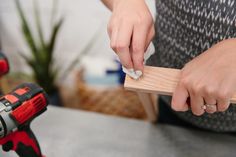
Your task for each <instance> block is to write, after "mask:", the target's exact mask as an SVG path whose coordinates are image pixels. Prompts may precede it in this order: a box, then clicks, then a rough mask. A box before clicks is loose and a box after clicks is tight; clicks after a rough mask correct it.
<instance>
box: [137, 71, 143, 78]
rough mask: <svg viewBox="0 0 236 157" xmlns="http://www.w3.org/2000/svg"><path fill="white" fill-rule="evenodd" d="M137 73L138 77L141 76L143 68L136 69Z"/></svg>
mask: <svg viewBox="0 0 236 157" xmlns="http://www.w3.org/2000/svg"><path fill="white" fill-rule="evenodd" d="M135 74H136V75H137V76H138V77H140V76H142V75H143V72H142V71H141V70H136V71H135Z"/></svg>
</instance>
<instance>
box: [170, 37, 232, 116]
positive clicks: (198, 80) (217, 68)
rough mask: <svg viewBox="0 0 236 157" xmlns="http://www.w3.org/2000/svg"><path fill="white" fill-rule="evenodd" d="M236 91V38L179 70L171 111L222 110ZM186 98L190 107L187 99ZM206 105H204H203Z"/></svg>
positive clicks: (212, 49)
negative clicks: (179, 75)
mask: <svg viewBox="0 0 236 157" xmlns="http://www.w3.org/2000/svg"><path fill="white" fill-rule="evenodd" d="M234 92H236V39H227V40H224V41H221V42H219V43H218V44H216V45H214V46H213V47H212V48H210V49H208V50H207V51H206V52H204V53H202V54H201V55H199V56H198V57H196V58H195V59H193V60H192V61H190V62H189V63H188V64H186V65H185V67H184V68H183V69H182V71H181V78H180V82H179V83H178V85H177V88H176V90H175V92H174V94H173V98H172V108H173V109H174V110H176V111H186V110H188V108H189V107H191V110H192V112H193V114H195V115H198V116H200V115H202V114H203V113H204V112H205V111H206V112H208V113H214V112H216V111H221V112H223V111H225V110H227V109H228V107H229V103H230V102H229V101H230V98H231V97H232V96H233V94H234ZM188 97H190V106H188V104H187V99H188ZM206 104H207V105H206Z"/></svg>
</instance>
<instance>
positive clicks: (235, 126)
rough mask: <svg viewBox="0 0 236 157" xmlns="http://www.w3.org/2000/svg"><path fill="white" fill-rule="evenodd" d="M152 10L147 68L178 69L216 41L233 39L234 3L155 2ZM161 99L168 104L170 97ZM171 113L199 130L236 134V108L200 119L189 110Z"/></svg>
mask: <svg viewBox="0 0 236 157" xmlns="http://www.w3.org/2000/svg"><path fill="white" fill-rule="evenodd" d="M156 9H157V16H156V25H155V29H156V37H155V39H154V45H155V48H156V53H155V54H154V55H153V56H151V58H150V59H149V61H148V65H152V66H161V67H169V68H182V67H183V66H184V65H185V64H186V63H187V62H189V61H190V60H192V59H193V58H194V57H196V56H198V55H199V54H201V53H202V52H204V51H205V50H207V49H209V48H210V47H211V46H212V45H214V44H216V43H217V42H220V41H222V40H224V39H227V38H235V37H236V0H156ZM235 44H236V43H235ZM235 52H236V50H235ZM235 61H236V58H235ZM161 98H162V99H163V100H164V101H165V102H166V104H170V97H164V96H163V97H161ZM174 114H176V115H177V116H178V117H179V118H180V119H182V120H183V121H186V122H189V123H191V124H193V125H195V126H197V127H200V128H204V129H209V130H213V131H220V132H235V131H236V105H231V106H230V107H229V109H228V110H227V111H225V112H221V113H214V114H207V113H205V114H204V115H203V116H200V117H198V116H194V115H193V114H192V113H191V111H189V112H174Z"/></svg>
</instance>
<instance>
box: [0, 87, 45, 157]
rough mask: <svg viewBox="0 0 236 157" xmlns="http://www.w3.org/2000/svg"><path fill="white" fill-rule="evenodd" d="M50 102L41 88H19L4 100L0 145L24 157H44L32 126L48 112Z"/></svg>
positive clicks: (0, 102) (0, 107) (0, 109)
mask: <svg viewBox="0 0 236 157" xmlns="http://www.w3.org/2000/svg"><path fill="white" fill-rule="evenodd" d="M47 104H48V99H47V95H46V93H45V92H44V91H43V89H42V88H40V87H39V86H37V85H35V84H32V83H24V84H22V85H19V86H18V87H17V88H15V89H14V90H13V91H12V92H10V93H9V94H6V95H4V96H2V97H1V98H0V144H1V145H2V149H3V150H4V151H10V150H14V151H15V152H16V153H17V154H18V155H19V156H20V157H43V155H42V153H41V150H40V147H39V144H38V142H37V139H36V138H35V136H34V134H33V132H32V131H31V129H30V122H31V121H32V120H33V119H34V118H36V117H37V116H39V115H40V114H41V113H43V112H44V111H46V109H47Z"/></svg>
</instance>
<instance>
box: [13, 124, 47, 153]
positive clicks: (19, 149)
mask: <svg viewBox="0 0 236 157" xmlns="http://www.w3.org/2000/svg"><path fill="white" fill-rule="evenodd" d="M19 131H25V132H26V133H27V135H28V137H29V138H30V139H32V140H33V141H34V143H35V144H36V146H37V149H38V151H39V153H37V152H35V150H34V149H33V147H31V146H30V145H29V146H26V145H25V144H24V143H22V142H19V143H18V144H17V148H16V150H15V151H16V153H17V154H18V155H19V157H43V156H42V153H41V150H40V147H39V143H38V141H37V139H36V137H35V135H34V133H33V132H32V130H31V128H30V126H29V125H26V126H24V127H23V128H20V129H19Z"/></svg>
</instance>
